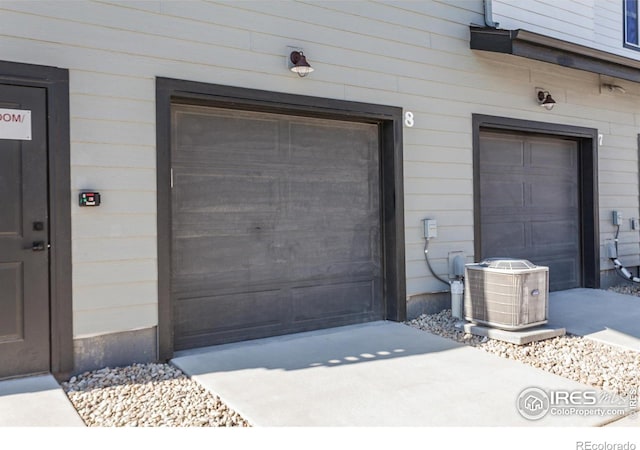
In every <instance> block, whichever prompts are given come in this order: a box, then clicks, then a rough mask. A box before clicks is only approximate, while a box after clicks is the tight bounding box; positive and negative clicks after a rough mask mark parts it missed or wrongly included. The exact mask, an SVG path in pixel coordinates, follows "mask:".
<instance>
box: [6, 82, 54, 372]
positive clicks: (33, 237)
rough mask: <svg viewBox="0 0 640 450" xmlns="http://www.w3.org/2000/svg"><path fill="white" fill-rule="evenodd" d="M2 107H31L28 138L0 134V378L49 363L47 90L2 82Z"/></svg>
mask: <svg viewBox="0 0 640 450" xmlns="http://www.w3.org/2000/svg"><path fill="white" fill-rule="evenodd" d="M0 108H1V109H11V110H27V111H31V140H18V139H8V138H6V137H7V132H6V128H5V132H4V133H1V135H0V378H6V377H12V376H18V375H27V374H33V373H39V372H48V371H49V367H50V357H49V256H48V253H49V252H48V242H49V240H48V234H49V229H48V214H47V205H48V200H47V139H46V130H47V127H46V97H45V90H44V89H41V88H31V87H22V86H8V85H0ZM5 118H6V119H7V120H10V117H9V116H6V115H5ZM23 120H26V119H23ZM1 125H2V124H0V126H1ZM5 125H6V124H5ZM0 130H1V129H0Z"/></svg>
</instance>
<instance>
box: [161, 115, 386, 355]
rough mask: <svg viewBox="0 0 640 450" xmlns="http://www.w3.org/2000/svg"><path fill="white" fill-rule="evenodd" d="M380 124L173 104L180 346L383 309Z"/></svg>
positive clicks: (324, 323)
mask: <svg viewBox="0 0 640 450" xmlns="http://www.w3.org/2000/svg"><path fill="white" fill-rule="evenodd" d="M378 153H379V146H378V127H377V125H374V124H363V123H352V122H342V121H334V120H324V119H316V118H302V117H296V116H287V115H280V114H270V113H258V112H247V111H236V110H228V109H218V108H210V107H197V106H183V105H179V106H173V108H172V145H171V164H172V185H173V188H172V234H173V241H172V280H171V281H172V305H173V324H174V325H173V327H174V345H175V348H176V349H181V348H188V347H195V346H202V345H211V344H216V343H222V342H230V341H237V340H244V339H252V338H258V337H265V336H271V335H277V334H285V333H291V332H297V331H304V330H310V329H318V328H324V327H331V326H338V325H344V324H351V323H358V322H365V321H371V320H378V319H381V318H382V317H383V307H382V306H383V305H382V294H381V285H382V284H381V245H380V242H381V236H380V206H379V204H380V187H379V179H380V168H379V158H378Z"/></svg>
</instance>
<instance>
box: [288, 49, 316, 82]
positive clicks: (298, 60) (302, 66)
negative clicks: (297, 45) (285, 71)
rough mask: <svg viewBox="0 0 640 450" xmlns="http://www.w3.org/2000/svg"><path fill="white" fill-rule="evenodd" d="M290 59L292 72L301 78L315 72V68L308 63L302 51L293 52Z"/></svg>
mask: <svg viewBox="0 0 640 450" xmlns="http://www.w3.org/2000/svg"><path fill="white" fill-rule="evenodd" d="M289 59H290V60H291V63H292V64H293V65H292V66H291V71H292V72H294V73H297V74H298V75H299V76H301V77H306V76H307V75H309V74H310V73H311V72H313V70H314V69H313V67H311V64H309V63H308V62H307V58H306V57H305V56H304V53H302V52H301V51H293V52H291V55H289Z"/></svg>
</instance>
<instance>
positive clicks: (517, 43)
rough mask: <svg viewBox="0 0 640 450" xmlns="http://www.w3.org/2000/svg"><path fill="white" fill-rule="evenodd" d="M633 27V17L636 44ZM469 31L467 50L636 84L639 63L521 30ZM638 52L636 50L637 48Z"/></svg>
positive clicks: (636, 0) (481, 28) (479, 29)
mask: <svg viewBox="0 0 640 450" xmlns="http://www.w3.org/2000/svg"><path fill="white" fill-rule="evenodd" d="M637 2H638V0H627V2H626V3H625V6H626V4H627V3H636V4H637ZM636 6H637V5H636ZM636 11H637V9H636ZM637 24H638V22H637V14H636V22H635V27H636V28H635V36H636V41H637V36H638V33H637V31H638V27H637ZM625 29H626V27H625ZM470 30H471V41H470V47H471V49H472V50H484V51H490V52H497V53H505V54H509V55H514V56H521V57H524V58H530V59H535V60H538V61H544V62H548V63H552V64H558V65H561V66H564V67H569V68H572V69H578V70H585V71H588V72H593V73H598V74H601V75H607V76H611V77H615V78H619V79H622V80H629V81H634V82H640V61H639V60H635V59H631V58H627V57H624V56H619V55H615V54H613V53H609V52H605V51H602V50H598V49H595V48H591V47H586V46H583V45H579V44H574V43H572V42H568V41H564V40H561V39H556V38H552V37H549V36H545V35H542V34H538V33H533V32H531V31H527V30H522V29H518V30H501V29H497V28H490V27H475V26H471V27H470ZM626 36H629V37H630V35H627V34H625V39H627V37H626ZM638 50H640V45H639V46H638Z"/></svg>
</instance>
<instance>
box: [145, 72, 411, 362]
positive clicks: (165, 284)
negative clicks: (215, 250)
mask: <svg viewBox="0 0 640 450" xmlns="http://www.w3.org/2000/svg"><path fill="white" fill-rule="evenodd" d="M172 104H192V105H204V106H217V107H223V108H230V109H242V110H249V111H263V112H272V113H283V114H293V115H299V116H306V117H317V118H325V119H338V120H348V121H357V122H366V123H376V124H378V129H379V130H380V146H381V158H380V161H381V169H380V170H381V172H380V177H381V178H380V179H381V185H382V193H381V205H382V212H381V214H382V218H381V224H382V235H383V238H382V250H383V265H384V267H383V274H384V288H383V299H384V302H385V311H386V314H385V319H387V320H394V321H403V320H405V319H406V280H405V246H404V192H403V179H402V173H403V170H402V109H401V108H398V107H392V106H383V105H374V104H369V103H358V102H348V101H343V100H333V99H326V98H318V97H310V96H301V95H293V94H285V93H279V92H270V91H262V90H256V89H246V88H238V87H231V86H222V85H215V84H207V83H199V82H194V81H183V80H176V79H169V78H157V79H156V130H157V136H156V137H157V156H156V161H157V183H158V185H157V188H158V200H157V202H158V205H157V206H158V222H157V224H158V357H159V359H161V360H166V359H169V358H171V357H172V355H173V351H174V345H173V324H172V317H171V314H172V313H171V311H172V307H171V306H172V305H171V242H172V237H171V192H170V177H171V105H172Z"/></svg>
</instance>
